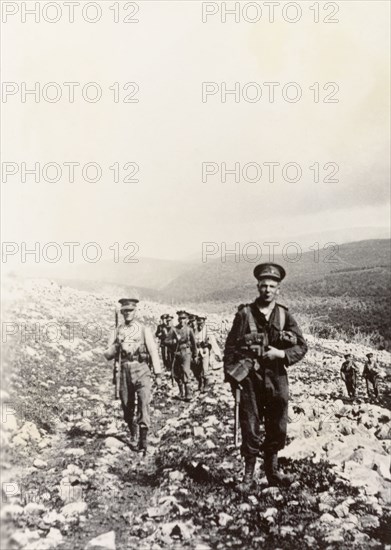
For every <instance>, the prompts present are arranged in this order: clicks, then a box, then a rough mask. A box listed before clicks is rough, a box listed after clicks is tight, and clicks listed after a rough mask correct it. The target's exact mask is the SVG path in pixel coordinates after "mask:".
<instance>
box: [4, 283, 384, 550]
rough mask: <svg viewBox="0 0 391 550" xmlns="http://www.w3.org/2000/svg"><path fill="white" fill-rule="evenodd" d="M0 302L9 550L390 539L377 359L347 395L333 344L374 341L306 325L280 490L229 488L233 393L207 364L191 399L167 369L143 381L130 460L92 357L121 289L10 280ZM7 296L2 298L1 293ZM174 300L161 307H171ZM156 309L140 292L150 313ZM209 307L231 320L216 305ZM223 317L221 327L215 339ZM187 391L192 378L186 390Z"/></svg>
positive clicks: (101, 365)
mask: <svg viewBox="0 0 391 550" xmlns="http://www.w3.org/2000/svg"><path fill="white" fill-rule="evenodd" d="M6 290H8V291H11V294H6V295H5V300H4V315H3V342H4V341H5V340H6V343H5V345H4V357H5V361H4V369H3V383H4V385H3V388H5V389H4V390H3V392H2V394H1V397H2V411H3V422H2V443H3V445H2V464H3V471H2V489H3V498H2V511H1V514H2V519H3V522H4V523H3V525H4V528H3V531H2V535H3V540H2V541H1V548H2V549H4V550H52V549H54V548H58V549H59V550H71V549H75V550H83V549H86V550H94V549H95V550H97V549H101V550H102V549H107V550H125V549H143V550H144V549H145V550H147V549H151V550H155V549H156V550H158V549H164V548H167V549H171V548H178V549H179V548H181V549H182V548H189V549H194V550H195V549H197V550H208V549H221V550H223V549H226V548H254V549H255V548H270V549H277V548H282V549H287V550H288V549H289V550H290V549H295V548H300V549H304V548H308V549H314V548H315V549H318V548H319V549H322V548H331V549H333V548H339V549H350V548H352V549H367V548H376V549H377V548H379V549H380V548H384V547H386V545H389V544H391V537H390V530H389V524H390V523H389V521H390V506H391V496H390V488H391V475H390V466H389V452H390V448H391V431H390V426H391V413H390V401H389V396H388V395H387V385H389V382H390V380H391V365H390V358H391V357H390V354H389V353H387V352H386V351H376V352H375V353H376V356H377V358H378V360H379V361H380V362H381V364H382V365H383V378H382V380H381V384H380V390H381V397H380V399H379V401H377V402H373V401H369V400H368V399H367V398H366V395H365V389H364V384H363V382H362V381H361V382H360V387H359V393H358V399H357V400H356V402H354V403H353V402H351V401H349V400H348V399H347V398H346V393H345V389H344V387H343V386H342V384H341V381H340V379H339V368H340V364H341V357H342V354H343V353H344V352H346V351H347V350H349V351H351V352H352V353H353V355H354V356H355V358H356V360H357V362H358V363H361V364H362V361H363V359H364V357H365V353H367V352H368V351H369V348H367V347H365V346H360V345H357V344H354V345H353V344H351V345H347V344H346V343H343V342H341V341H338V340H322V339H319V338H313V337H308V341H309V347H310V351H309V353H308V354H307V356H306V358H305V360H304V361H303V362H301V363H300V364H299V365H297V366H295V367H292V368H290V369H289V376H290V388H291V403H290V414H289V419H290V422H289V426H288V434H289V441H288V445H287V447H286V448H285V449H284V451H283V452H282V453H281V454H280V456H281V460H280V463H281V464H282V467H283V469H285V471H286V472H290V473H292V474H293V475H294V476H295V482H294V484H293V485H292V486H291V487H290V488H289V489H288V490H278V489H275V488H273V489H272V488H268V487H267V484H266V479H265V476H264V472H263V467H262V462H261V461H260V464H259V466H258V469H257V486H256V488H255V489H254V490H253V491H252V492H251V493H250V494H248V495H242V494H238V493H237V492H236V491H235V482H236V480H237V479H238V478H240V476H241V474H242V469H243V464H242V462H241V459H240V455H239V451H238V449H237V448H236V447H235V446H234V444H233V414H232V409H233V399H232V396H231V394H230V391H229V388H228V387H227V386H226V385H225V384H223V377H222V369H221V363H219V362H215V363H214V365H213V366H214V369H213V384H212V385H211V386H210V387H209V389H208V392H207V393H206V394H204V395H202V396H201V395H199V394H197V393H196V398H195V399H194V400H193V401H192V402H191V403H190V405H188V404H185V403H183V402H180V401H178V400H177V399H175V397H176V394H177V390H176V389H175V388H173V387H172V386H171V382H170V379H169V375H168V373H166V375H165V378H164V381H163V385H162V386H161V387H160V388H155V389H154V393H153V403H152V415H153V430H152V434H151V438H150V443H151V446H150V454H149V455H148V456H147V457H146V458H140V457H139V456H138V455H137V453H136V452H135V450H134V448H133V446H132V444H131V442H130V439H129V435H128V433H127V431H126V429H125V425H124V424H123V422H122V415H121V411H120V406H119V403H118V402H115V401H114V400H113V386H112V384H111V365H110V364H108V363H106V361H105V360H104V359H103V358H102V350H103V348H104V346H105V343H106V334H107V332H108V330H109V328H110V327H111V326H112V325H113V322H114V320H113V305H114V302H115V299H116V297H114V295H105V294H100V293H98V292H96V293H91V292H87V291H81V290H79V291H78V290H75V289H72V288H68V287H65V286H63V287H60V286H58V285H57V284H56V283H50V282H49V281H36V282H34V281H32V282H30V283H26V284H23V285H22V284H21V283H17V282H13V283H12V287H11V288H8V289H6ZM9 295H10V296H11V297H12V300H11V299H9V300H8V299H7V296H9ZM168 309H169V308H168ZM163 311H165V309H164V306H163V305H160V304H156V303H152V302H150V303H142V304H140V316H141V318H142V319H143V320H144V321H145V322H146V323H148V324H150V325H155V324H156V322H157V319H158V318H159V316H160V315H161V313H163ZM211 320H212V322H213V326H214V328H215V329H216V330H218V331H220V329H224V330H225V324H224V323H223V320H222V319H221V318H220V317H219V316H218V315H212V317H211ZM224 330H221V331H220V332H221V333H220V334H217V335H218V336H219V337H220V340H222V339H223V336H224ZM194 389H195V388H194Z"/></svg>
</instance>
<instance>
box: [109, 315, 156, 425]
mask: <svg viewBox="0 0 391 550" xmlns="http://www.w3.org/2000/svg"><path fill="white" fill-rule="evenodd" d="M116 340H117V341H118V342H119V343H120V345H121V371H120V391H119V394H120V399H121V405H122V410H123V414H124V420H125V422H126V423H127V424H128V426H129V428H130V429H132V426H133V418H134V412H135V404H136V396H137V423H138V425H139V426H140V427H145V428H149V426H150V423H151V421H150V411H149V404H150V400H151V370H150V368H149V365H148V361H149V358H150V359H151V362H152V366H153V370H154V373H155V374H160V373H161V367H160V361H159V354H158V350H157V346H156V343H155V341H154V339H153V336H152V333H151V331H150V329H149V328H148V327H146V326H144V325H143V324H142V323H140V322H139V321H136V320H133V321H131V322H130V323H129V324H121V325H119V327H118V328H117V329H115V330H114V331H113V332H112V333H111V334H110V337H109V345H108V348H107V350H106V351H105V357H106V359H114V357H115V355H116V350H117V347H116Z"/></svg>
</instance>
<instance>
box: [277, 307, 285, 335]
mask: <svg viewBox="0 0 391 550" xmlns="http://www.w3.org/2000/svg"><path fill="white" fill-rule="evenodd" d="M277 307H278V314H279V315H278V320H279V325H280V326H279V329H280V330H284V327H285V321H286V313H285V308H284V307H282V306H280V305H277Z"/></svg>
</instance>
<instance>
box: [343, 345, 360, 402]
mask: <svg viewBox="0 0 391 550" xmlns="http://www.w3.org/2000/svg"><path fill="white" fill-rule="evenodd" d="M344 357H345V361H344V362H343V363H342V366H341V378H342V380H343V381H344V382H345V385H346V391H347V392H348V396H349V397H350V398H351V399H354V398H355V397H356V388H357V380H358V376H359V374H360V369H359V368H358V366H357V365H356V363H354V362H353V360H352V354H351V353H346V354H345V356H344Z"/></svg>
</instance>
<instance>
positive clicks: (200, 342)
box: [194, 315, 221, 392]
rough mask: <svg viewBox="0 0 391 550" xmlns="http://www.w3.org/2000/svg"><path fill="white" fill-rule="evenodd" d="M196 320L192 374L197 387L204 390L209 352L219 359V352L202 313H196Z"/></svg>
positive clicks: (209, 358) (208, 367)
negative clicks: (194, 356)
mask: <svg viewBox="0 0 391 550" xmlns="http://www.w3.org/2000/svg"><path fill="white" fill-rule="evenodd" d="M196 320H197V330H196V332H195V339H196V344H197V360H196V364H195V367H194V374H195V377H196V378H197V380H198V389H199V390H200V391H201V392H204V391H205V388H206V386H207V385H208V384H209V381H210V360H211V353H212V352H213V353H214V355H215V358H216V359H217V360H218V361H220V360H221V352H220V348H219V346H218V344H217V342H216V338H215V337H214V335H213V334H211V333H209V331H208V327H207V326H206V322H205V321H206V317H205V316H204V315H198V316H197V318H196Z"/></svg>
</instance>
